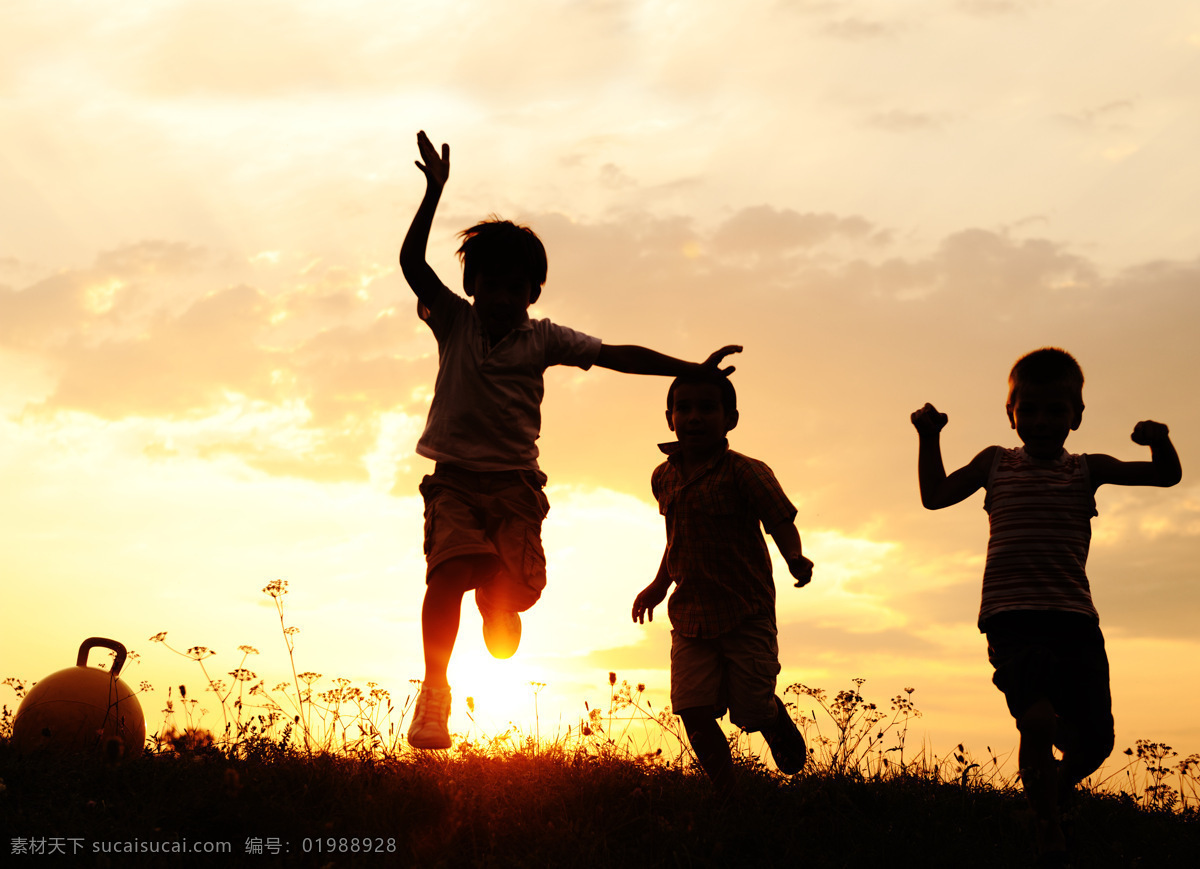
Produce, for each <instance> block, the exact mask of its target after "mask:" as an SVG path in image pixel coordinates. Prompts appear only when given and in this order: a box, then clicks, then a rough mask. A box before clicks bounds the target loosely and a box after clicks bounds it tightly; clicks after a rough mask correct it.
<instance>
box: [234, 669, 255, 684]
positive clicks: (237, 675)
mask: <svg viewBox="0 0 1200 869" xmlns="http://www.w3.org/2000/svg"><path fill="white" fill-rule="evenodd" d="M229 675H230V676H232V677H233V678H234V679H235V680H236V681H238V682H249V681H251V680H253V679H257V678H258V677H257V676H256V675H255V674H254V673H252V672H250V671H249V670H247V669H245V668H244V667H238V668H237V669H236V670H230V671H229Z"/></svg>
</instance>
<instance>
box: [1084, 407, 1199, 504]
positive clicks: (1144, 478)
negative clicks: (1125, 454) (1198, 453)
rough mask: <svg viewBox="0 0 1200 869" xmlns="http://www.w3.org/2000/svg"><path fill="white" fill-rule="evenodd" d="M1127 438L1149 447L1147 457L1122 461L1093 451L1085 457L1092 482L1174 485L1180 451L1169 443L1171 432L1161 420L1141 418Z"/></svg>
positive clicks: (1179, 472)
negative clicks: (1147, 459)
mask: <svg viewBox="0 0 1200 869" xmlns="http://www.w3.org/2000/svg"><path fill="white" fill-rule="evenodd" d="M1130 439H1131V440H1133V442H1134V443H1135V444H1141V445H1142V446H1146V447H1150V461H1148V462H1123V461H1121V460H1120V459H1114V458H1113V457H1112V456H1106V455H1100V454H1093V455H1089V456H1088V457H1087V463H1088V472H1089V474H1090V475H1091V478H1092V486H1093V487H1097V488H1098V487H1100V486H1103V485H1104V484H1105V483H1112V484H1114V485H1117V486H1174V485H1175V484H1176V483H1178V482H1179V481H1180V480H1181V479H1183V468H1182V467H1181V466H1180V464H1179V454H1178V453H1177V452H1175V445H1174V444H1172V443H1171V436H1170V432H1169V430H1168V429H1167V427H1166V426H1165V425H1163V424H1162V423H1161V422H1154V421H1153V420H1143V421H1142V422H1139V423H1138V424H1137V425H1136V426H1134V427H1133V434H1132V435H1130Z"/></svg>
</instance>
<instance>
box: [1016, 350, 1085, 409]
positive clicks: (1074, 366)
mask: <svg viewBox="0 0 1200 869" xmlns="http://www.w3.org/2000/svg"><path fill="white" fill-rule="evenodd" d="M1033 385H1038V386H1054V385H1062V386H1065V387H1066V388H1067V389H1068V391H1069V392H1070V394H1071V400H1072V401H1073V402H1074V403H1075V409H1076V410H1077V411H1079V412H1082V411H1083V369H1082V368H1080V367H1079V363H1078V362H1076V361H1075V357H1074V356H1072V355H1071V354H1070V353H1068V352H1067V351H1066V350H1062V349H1060V348H1058V347H1043V348H1042V349H1040V350H1034V351H1033V352H1032V353H1026V354H1025V355H1024V356H1022V357H1021V358H1020V359H1018V360H1017V364H1016V365H1014V366H1013V367H1012V371H1011V372H1009V375H1008V402H1007V403H1008V406H1009V407H1012V404H1013V401H1015V400H1016V397H1017V391H1018V390H1019V389H1020V387H1022V386H1033Z"/></svg>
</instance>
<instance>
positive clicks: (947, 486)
mask: <svg viewBox="0 0 1200 869" xmlns="http://www.w3.org/2000/svg"><path fill="white" fill-rule="evenodd" d="M911 419H912V424H913V427H915V428H916V430H917V434H918V436H919V437H920V439H921V446H920V452H918V454H917V480H918V482H919V483H920V486H921V504H922V506H924V507H925V508H926V509H928V510H940V509H942V508H943V507H949V506H951V505H953V504H957V503H958V502H960V501H964V500H966V499H967V498H969V497H971V495H974V494H975V493H976V492H978V491H979V490H980V489H982V488H983V487H984V486H985V485H987V475H988V472H989V471H990V470H991V467H992V460H993V459H994V458H995V455H996V447H987V448H986V449H984V450H981V451H980V453H979V454H978V455H977V456H975V458H973V459H971V461H970V462H969V463H968V464H966V465H965V466H963V467H961V468H959V469H958V470H957V471H955V472H954V473H952V474H949V475H947V474H946V467H945V465H944V464H943V463H942V429H943V428H945V427H946V423H947V422H949V417H947V416H946V414H944V413H939V412H938V410H937V408H936V407H934V406H933V405H932V404H928V403H927V404H926V405H925V406H924V407H922V408H921V409H920V410H917V411H914V412H913V414H912V417H911Z"/></svg>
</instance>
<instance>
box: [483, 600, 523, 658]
mask: <svg viewBox="0 0 1200 869" xmlns="http://www.w3.org/2000/svg"><path fill="white" fill-rule="evenodd" d="M480 614H481V615H482V616H483V644H484V645H485V646H487V650H488V654H490V655H491V656H492V657H493V658H499V659H500V660H504V659H506V658H511V657H512V656H513V655H515V654H516V653H517V649H518V648H519V647H520V645H521V616H520V615H518V614H517V613H501V614H499V615H492V616H489V615H488V614H487V613H483V612H482V611H481V613H480ZM510 618H511V621H509V619H510ZM506 621H508V624H505V622H506Z"/></svg>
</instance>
